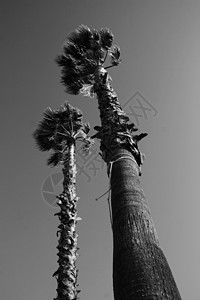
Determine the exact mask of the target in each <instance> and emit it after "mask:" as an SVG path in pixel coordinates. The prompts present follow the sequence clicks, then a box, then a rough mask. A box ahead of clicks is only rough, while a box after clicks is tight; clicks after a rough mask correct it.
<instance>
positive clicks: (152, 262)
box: [111, 150, 181, 300]
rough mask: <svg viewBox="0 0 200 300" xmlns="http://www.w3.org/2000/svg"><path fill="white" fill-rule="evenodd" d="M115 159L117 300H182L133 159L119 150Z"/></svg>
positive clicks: (113, 195)
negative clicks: (159, 239)
mask: <svg viewBox="0 0 200 300" xmlns="http://www.w3.org/2000/svg"><path fill="white" fill-rule="evenodd" d="M113 160H116V162H115V163H113V166H112V176H111V189H112V195H111V204H112V220H113V243H114V254H113V283H114V296H115V299H116V300H122V299H123V300H139V299H148V300H150V299H151V300H152V299H159V300H161V299H163V300H172V299H173V300H178V299H181V297H180V294H179V292H178V289H177V286H176V284H175V281H174V279H173V276H172V273H171V270H170V268H169V265H168V263H167V261H166V258H165V256H164V254H163V251H162V250H161V248H160V247H159V244H158V238H157V235H156V232H155V228H154V224H153V221H152V218H151V215H150V212H149V209H148V205H147V202H146V198H145V195H144V192H143V190H142V188H141V185H140V181H139V177H138V175H139V171H138V166H137V163H136V161H135V162H134V161H133V156H132V155H131V154H130V152H128V151H126V150H119V151H118V152H117V153H116V154H115V156H114V157H113Z"/></svg>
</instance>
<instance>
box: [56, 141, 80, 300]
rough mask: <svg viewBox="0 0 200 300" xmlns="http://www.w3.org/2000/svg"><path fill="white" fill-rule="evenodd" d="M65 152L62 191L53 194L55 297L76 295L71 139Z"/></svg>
mask: <svg viewBox="0 0 200 300" xmlns="http://www.w3.org/2000/svg"><path fill="white" fill-rule="evenodd" d="M68 150H69V151H68V152H67V153H66V157H65V160H64V167H63V175H64V181H63V192H62V193H61V194H60V195H59V196H58V197H57V198H58V199H59V201H58V205H59V206H60V211H59V212H58V213H56V215H58V217H59V220H60V225H59V226H58V229H59V230H58V235H59V241H58V247H57V248H58V254H57V255H58V257H59V258H58V264H59V268H58V270H57V271H56V272H55V273H54V275H53V276H56V278H57V283H58V286H57V297H56V298H55V300H75V299H78V292H79V291H78V290H77V275H78V271H77V269H76V258H77V250H78V247H77V237H78V235H77V234H76V231H75V229H76V223H77V220H78V218H77V208H76V206H77V201H78V197H77V196H76V164H75V145H74V143H72V144H71V145H70V146H69V149H68Z"/></svg>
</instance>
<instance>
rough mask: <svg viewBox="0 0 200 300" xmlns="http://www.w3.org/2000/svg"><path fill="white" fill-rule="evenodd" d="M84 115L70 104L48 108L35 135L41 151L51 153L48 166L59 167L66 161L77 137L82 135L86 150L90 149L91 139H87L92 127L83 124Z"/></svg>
mask: <svg viewBox="0 0 200 300" xmlns="http://www.w3.org/2000/svg"><path fill="white" fill-rule="evenodd" d="M82 117H83V114H82V112H81V110H80V109H78V108H76V107H73V106H72V105H70V104H69V103H68V102H65V103H63V104H62V105H61V106H60V108H59V109H56V110H53V109H51V108H47V109H46V110H45V111H44V113H43V120H42V121H41V122H40V123H39V125H38V128H37V129H36V130H35V131H34V133H33V138H34V139H35V141H36V144H37V146H38V148H39V149H40V150H41V151H50V150H52V151H53V153H52V154H51V156H50V158H49V159H48V161H47V164H48V165H50V166H57V165H58V164H59V163H61V162H62V161H63V160H65V161H66V153H67V151H68V149H69V147H70V145H71V144H72V143H75V140H76V139H77V136H78V135H79V134H80V133H82V141H84V144H85V148H86V149H87V148H88V149H89V144H90V139H89V138H88V137H87V133H88V132H89V129H90V126H89V124H83V121H82Z"/></svg>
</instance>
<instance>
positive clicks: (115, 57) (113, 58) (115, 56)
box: [109, 45, 121, 66]
mask: <svg viewBox="0 0 200 300" xmlns="http://www.w3.org/2000/svg"><path fill="white" fill-rule="evenodd" d="M109 54H110V62H111V64H112V65H113V66H118V65H119V64H120V62H121V58H120V48H119V47H118V46H116V45H115V46H114V47H113V49H112V50H110V51H109Z"/></svg>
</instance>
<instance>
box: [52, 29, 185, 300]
mask: <svg viewBox="0 0 200 300" xmlns="http://www.w3.org/2000/svg"><path fill="white" fill-rule="evenodd" d="M108 58H110V64H109V65H108V66H105V65H106V63H107V61H108ZM56 61H57V63H58V65H59V66H60V67H61V72H62V73H61V74H62V75H61V81H62V83H63V84H64V85H65V88H66V92H67V93H70V94H75V95H77V94H79V93H83V94H84V95H87V96H90V97H92V98H94V97H95V96H96V97H97V100H98V106H99V110H100V119H101V126H96V127H95V129H96V130H97V131H98V132H97V134H96V135H95V136H94V137H96V138H99V139H100V140H101V145H100V149H101V154H102V158H103V159H104V161H105V162H106V163H107V166H108V175H109V178H110V186H111V207H112V229H113V244H114V250H113V287H114V298H115V300H133V299H134V300H137V299H148V300H150V299H151V300H152V299H160V300H161V299H165V300H166V299H167V300H169V299H174V300H175V299H176V300H180V299H181V296H180V294H179V291H178V289H177V286H176V283H175V281H174V278H173V275H172V272H171V270H170V267H169V265H168V263H167V260H166V258H165V256H164V254H163V251H162V249H161V248H160V246H159V242H158V237H157V234H156V231H155V228H154V224H153V221H152V218H151V215H150V211H149V208H148V205H147V202H146V198H145V195H144V192H143V190H142V188H141V185H140V181H139V175H141V170H140V168H141V164H142V163H143V160H142V158H143V155H142V154H141V152H140V151H139V149H138V142H139V141H140V140H141V139H142V138H143V137H145V136H146V135H147V134H146V133H140V134H136V133H135V132H136V131H137V130H138V129H137V128H136V127H135V125H134V124H133V123H131V122H130V120H129V118H128V117H127V116H126V114H125V112H124V111H123V110H122V108H121V106H120V103H119V100H118V98H117V95H116V93H115V91H114V90H113V88H112V86H111V77H110V76H109V74H108V72H107V69H108V68H110V67H112V66H117V65H118V64H119V63H120V62H121V59H120V49H119V47H117V46H113V34H112V33H111V32H110V30H109V29H101V30H98V31H97V30H95V29H94V30H90V29H89V28H88V27H87V26H84V25H81V26H79V28H78V29H76V30H75V31H73V32H72V33H70V34H69V35H68V38H67V40H66V43H65V45H64V47H63V53H62V54H60V55H59V56H58V57H57V59H56Z"/></svg>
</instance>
